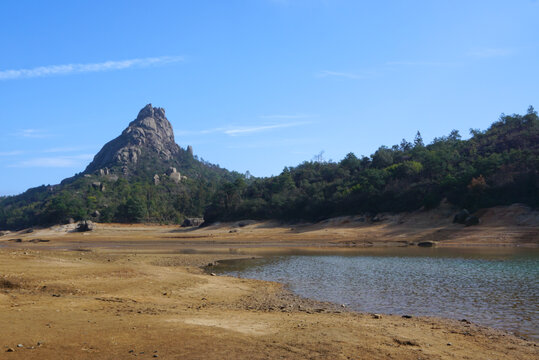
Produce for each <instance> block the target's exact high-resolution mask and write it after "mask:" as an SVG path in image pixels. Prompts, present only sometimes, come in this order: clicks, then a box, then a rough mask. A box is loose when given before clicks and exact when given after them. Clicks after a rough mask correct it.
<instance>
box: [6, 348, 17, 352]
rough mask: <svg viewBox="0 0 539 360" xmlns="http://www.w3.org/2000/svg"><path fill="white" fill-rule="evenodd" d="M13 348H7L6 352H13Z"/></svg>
mask: <svg viewBox="0 0 539 360" xmlns="http://www.w3.org/2000/svg"><path fill="white" fill-rule="evenodd" d="M14 351H15V350H14V349H13V348H8V349H7V350H6V352H14Z"/></svg>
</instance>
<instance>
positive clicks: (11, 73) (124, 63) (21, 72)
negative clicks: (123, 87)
mask: <svg viewBox="0 0 539 360" xmlns="http://www.w3.org/2000/svg"><path fill="white" fill-rule="evenodd" d="M183 60H184V58H183V57H182V56H161V57H149V58H139V59H128V60H120V61H105V62H101V63H93V64H65V65H49V66H39V67H35V68H32V69H14V70H0V80H14V79H22V78H36V77H44V76H54V75H70V74H81V73H90V72H103V71H112V70H124V69H129V68H134V67H138V68H142V67H148V66H155V65H162V64H170V63H175V62H180V61H183Z"/></svg>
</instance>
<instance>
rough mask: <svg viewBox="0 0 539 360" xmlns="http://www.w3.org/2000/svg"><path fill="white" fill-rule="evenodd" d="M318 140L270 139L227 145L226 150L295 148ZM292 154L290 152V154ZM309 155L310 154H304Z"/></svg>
mask: <svg viewBox="0 0 539 360" xmlns="http://www.w3.org/2000/svg"><path fill="white" fill-rule="evenodd" d="M318 142H319V139H313V138H295V139H272V140H267V141H257V142H254V143H243V144H232V145H228V146H227V148H228V149H260V148H274V147H275V146H281V147H297V146H299V145H309V144H316V143H318ZM291 153H292V152H291ZM306 154H310V153H306Z"/></svg>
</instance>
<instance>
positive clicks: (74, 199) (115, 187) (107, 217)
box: [0, 107, 539, 229]
mask: <svg viewBox="0 0 539 360" xmlns="http://www.w3.org/2000/svg"><path fill="white" fill-rule="evenodd" d="M470 134H471V138H470V139H468V140H462V139H461V136H460V135H459V133H458V132H457V131H452V132H451V133H450V134H449V135H448V136H444V137H440V138H436V139H434V141H433V142H432V143H431V144H428V145H425V144H424V143H423V140H422V138H421V135H420V134H419V132H418V133H417V135H416V137H415V139H414V141H413V142H408V141H406V140H403V141H402V142H401V143H400V144H399V145H394V146H392V147H386V146H381V147H380V148H379V149H378V150H377V151H376V152H375V153H374V154H372V155H371V156H369V157H367V156H361V157H357V156H356V155H354V154H353V153H349V154H348V155H346V157H345V158H344V159H342V160H341V161H340V162H338V163H336V162H326V161H323V160H322V159H321V157H318V158H317V159H316V160H314V161H308V162H304V163H302V164H301V165H299V166H296V167H293V168H285V169H284V170H283V172H282V173H281V174H280V175H278V176H274V177H270V178H250V177H249V178H248V177H245V176H243V175H240V174H238V173H235V172H229V171H227V170H225V169H221V168H219V167H218V166H216V165H211V164H209V163H207V162H204V161H199V160H198V159H197V158H196V157H193V156H192V154H190V153H188V152H187V151H185V150H183V149H182V151H181V152H180V155H179V156H178V157H177V158H175V159H173V160H170V161H168V162H163V161H162V160H159V159H157V158H152V157H151V156H144V154H142V156H141V158H140V159H139V160H138V162H137V165H136V167H134V168H133V169H129V175H128V176H122V175H120V176H118V175H98V174H96V173H91V174H78V175H76V176H74V177H72V178H69V179H66V180H64V181H63V182H62V183H61V184H60V185H54V186H45V185H44V186H40V187H37V188H33V189H29V190H28V191H26V192H25V193H23V194H21V195H18V196H8V197H0V229H19V228H24V227H29V226H35V225H50V224H56V223H64V222H67V221H68V220H69V219H73V220H75V221H78V220H82V219H93V220H96V221H101V222H156V223H180V222H182V221H183V219H184V218H185V217H192V216H202V214H204V218H205V219H206V220H207V221H208V222H214V221H228V220H238V219H245V218H250V219H281V220H286V221H295V220H311V221H313V220H320V219H323V218H327V217H331V216H338V215H345V214H357V213H371V214H375V213H378V212H401V211H411V210H416V209H420V208H427V209H428V208H434V207H436V206H437V205H438V204H439V203H440V201H441V200H442V199H444V198H446V199H447V200H448V201H449V202H450V203H453V204H455V205H458V206H460V207H465V208H468V209H469V210H472V211H473V210H475V209H478V208H481V207H489V206H494V205H503V204H511V203H515V202H521V203H526V204H528V205H530V206H533V207H536V206H538V205H539V174H538V168H539V118H538V116H537V113H536V112H535V111H534V109H533V108H532V107H530V109H529V110H528V112H527V114H526V115H523V116H521V115H511V116H505V115H502V116H501V117H500V119H499V120H498V121H496V122H495V123H493V124H492V125H491V126H490V127H489V128H488V129H487V130H486V131H479V130H475V129H472V130H470ZM169 167H176V168H177V169H178V170H179V171H180V172H181V174H182V175H185V176H187V178H185V179H183V180H181V181H180V182H179V183H176V182H174V181H173V180H172V179H170V178H169V177H167V176H166V175H164V172H166V171H167V169H168V168H169ZM111 170H112V173H113V174H121V173H122V169H120V168H117V169H115V168H113V169H111ZM155 174H160V177H159V182H158V184H155V182H154V175H155ZM98 184H99V185H98ZM96 211H97V212H96Z"/></svg>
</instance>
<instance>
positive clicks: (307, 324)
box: [0, 208, 539, 360]
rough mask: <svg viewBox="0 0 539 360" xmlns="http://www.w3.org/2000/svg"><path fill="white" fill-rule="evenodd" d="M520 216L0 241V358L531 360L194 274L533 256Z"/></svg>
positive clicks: (65, 229) (271, 288)
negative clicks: (493, 250)
mask: <svg viewBox="0 0 539 360" xmlns="http://www.w3.org/2000/svg"><path fill="white" fill-rule="evenodd" d="M502 210H503V211H502ZM521 210H522V209H520V208H513V209H511V211H513V212H514V213H513V214H512V215H511V216H508V217H506V218H504V217H503V216H505V215H506V214H507V212H508V211H509V210H508V209H507V208H506V209H493V210H491V211H490V213H488V212H487V213H485V214H483V216H482V219H483V221H482V223H481V224H480V225H479V226H475V227H469V228H466V227H463V226H462V225H454V224H451V222H450V221H445V222H444V221H443V220H442V217H438V220H436V214H434V215H432V218H431V219H430V220H429V219H428V218H427V219H425V217H424V216H423V217H420V216H417V215H414V214H411V215H409V216H408V217H407V218H403V217H399V218H394V217H391V216H389V215H387V216H386V218H384V219H381V221H379V222H375V223H372V222H367V221H362V220H361V219H359V218H358V217H357V218H356V217H347V218H338V219H332V220H329V221H326V222H324V223H319V224H300V225H298V224H295V225H282V224H275V223H270V222H251V221H245V222H238V223H229V224H219V225H214V226H210V227H206V228H202V229H180V228H178V227H177V226H149V225H119V224H97V227H96V229H95V230H94V231H91V232H86V233H77V232H72V230H73V228H74V225H62V226H55V227H52V228H48V229H34V230H33V231H31V232H28V231H21V232H15V233H13V232H12V233H5V234H4V235H3V236H0V359H130V358H134V357H136V358H143V359H150V358H162V359H414V360H416V359H539V348H538V344H537V343H534V342H531V341H527V340H524V339H521V338H518V337H515V336H512V335H509V334H507V333H504V332H502V331H498V330H493V329H488V328H484V327H481V326H478V325H476V324H472V323H469V322H467V321H454V320H446V319H437V318H428V317H412V318H403V317H402V316H400V315H385V314H382V315H374V314H359V313H354V312H349V311H347V310H346V308H342V307H340V306H339V305H337V304H329V303H320V302H315V301H312V300H308V299H302V298H299V297H296V296H294V295H293V294H290V293H289V292H287V291H286V290H285V289H283V287H282V286H281V285H280V284H277V283H270V282H262V281H256V280H246V279H237V278H232V277H227V276H212V275H211V274H208V273H207V272H205V271H203V270H202V267H203V266H205V265H208V264H209V263H212V264H213V263H214V262H215V261H217V260H222V259H232V258H241V257H247V256H252V255H257V254H266V253H271V252H273V251H281V252H282V251H296V250H297V249H303V250H304V251H318V250H323V249H328V248H331V249H334V250H337V251H348V250H349V249H350V248H355V247H363V246H374V247H375V246H379V245H383V246H388V245H393V246H395V245H397V246H404V245H409V246H412V245H410V244H415V243H417V242H418V241H424V240H426V239H430V240H436V241H438V246H455V245H458V246H463V245H491V246H492V245H499V246H537V243H538V239H539V236H538V232H537V231H538V227H537V224H534V222H533V221H535V220H534V216H535V215H534V213H530V212H529V211H528V212H522V211H521ZM504 214H505V215H504ZM429 216H430V215H429ZM515 219H520V220H515ZM519 222H520V223H519ZM429 224H430V225H429Z"/></svg>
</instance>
